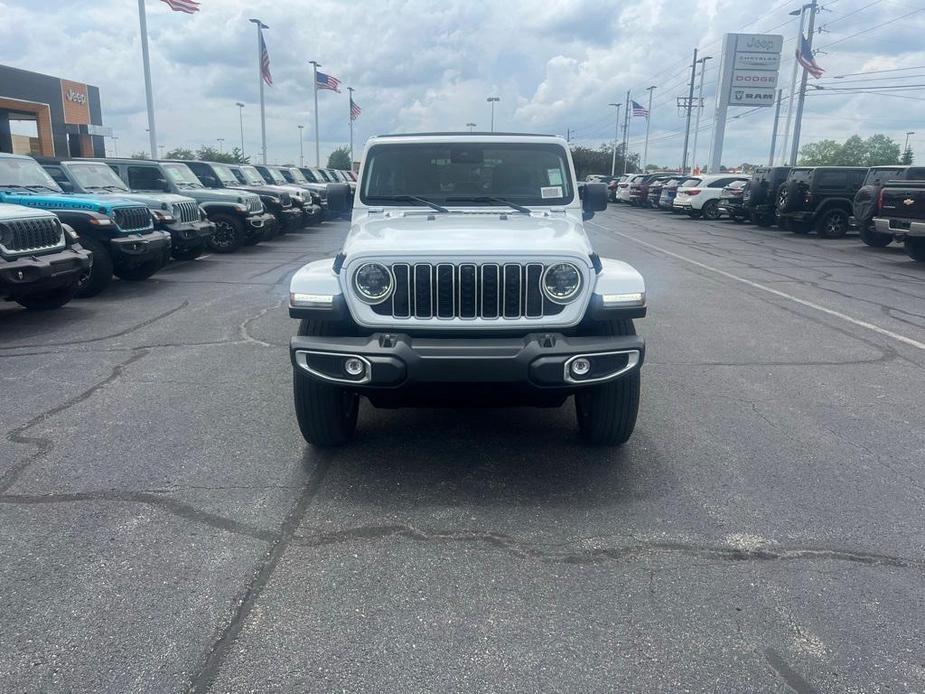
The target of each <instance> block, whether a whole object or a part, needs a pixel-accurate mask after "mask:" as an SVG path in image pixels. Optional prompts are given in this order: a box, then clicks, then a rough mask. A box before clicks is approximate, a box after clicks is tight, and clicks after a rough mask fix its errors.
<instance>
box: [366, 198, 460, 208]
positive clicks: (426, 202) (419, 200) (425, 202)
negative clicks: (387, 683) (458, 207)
mask: <svg viewBox="0 0 925 694" xmlns="http://www.w3.org/2000/svg"><path fill="white" fill-rule="evenodd" d="M366 199H367V200H391V201H393V202H404V201H407V202H416V203H417V204H418V205H427V207H429V208H431V209H433V210H437V212H449V210H448V209H446V208H445V207H441V206H440V205H438V204H437V203H435V202H433V201H431V200H426V199H424V198H419V197H417V196H416V195H368V196H366Z"/></svg>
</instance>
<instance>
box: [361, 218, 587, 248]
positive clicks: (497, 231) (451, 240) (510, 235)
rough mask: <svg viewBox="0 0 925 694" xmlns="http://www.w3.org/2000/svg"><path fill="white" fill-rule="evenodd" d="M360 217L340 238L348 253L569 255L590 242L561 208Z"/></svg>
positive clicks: (577, 223)
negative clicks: (343, 238) (554, 210)
mask: <svg viewBox="0 0 925 694" xmlns="http://www.w3.org/2000/svg"><path fill="white" fill-rule="evenodd" d="M391 214H394V215H395V216H379V215H376V216H375V217H374V218H369V217H364V218H362V219H361V220H360V221H358V222H356V223H355V224H354V225H353V227H352V228H351V230H350V233H349V234H348V235H347V239H346V241H345V242H344V252H345V253H346V255H347V257H348V258H349V257H350V256H351V255H356V254H363V255H365V256H379V257H384V256H391V257H396V256H397V257H405V256H409V255H419V256H420V255H425V256H440V255H463V256H497V255H509V256H511V257H515V258H516V257H518V256H529V255H569V256H572V257H582V258H585V259H587V258H588V257H589V256H590V254H591V252H592V249H591V244H590V243H589V241H588V238H587V236H585V233H584V229H583V228H582V226H581V223H580V222H575V221H574V220H573V219H569V218H568V217H566V216H565V214H562V213H550V214H549V215H548V216H547V215H545V214H542V213H535V214H534V215H526V214H518V213H511V214H507V219H502V214H506V213H500V212H498V211H493V212H490V213H489V212H487V211H486V210H484V209H483V210H480V211H479V212H477V213H471V214H461V213H455V212H451V213H449V214H445V213H440V212H435V213H433V214H428V213H427V212H418V211H415V212H413V213H402V212H396V213H391Z"/></svg>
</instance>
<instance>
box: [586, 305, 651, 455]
mask: <svg viewBox="0 0 925 694" xmlns="http://www.w3.org/2000/svg"><path fill="white" fill-rule="evenodd" d="M595 328H597V329H595V330H593V332H594V333H595V334H597V335H635V334H636V329H635V328H634V327H633V321H631V320H625V321H606V322H602V323H598V324H595ZM639 389H640V374H639V369H638V368H637V369H636V370H635V371H633V372H632V373H630V374H627V375H626V376H622V377H621V378H618V379H617V380H616V381H611V382H609V383H602V384H601V385H599V386H592V387H590V388H587V389H583V390H582V391H581V392H579V393H577V394H576V395H575V415H576V417H577V418H578V431H579V433H580V434H581V438H582V439H584V440H585V441H586V442H588V443H591V444H595V445H601V446H618V445H620V444H623V443H626V441H628V440H629V437H630V436H631V435H632V433H633V429H634V428H635V427H636V416H637V414H638V412H639Z"/></svg>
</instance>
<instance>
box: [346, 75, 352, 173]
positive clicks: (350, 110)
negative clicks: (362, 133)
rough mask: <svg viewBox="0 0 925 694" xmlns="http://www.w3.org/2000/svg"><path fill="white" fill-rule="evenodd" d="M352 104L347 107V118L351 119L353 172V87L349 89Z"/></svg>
mask: <svg viewBox="0 0 925 694" xmlns="http://www.w3.org/2000/svg"><path fill="white" fill-rule="evenodd" d="M347 93H348V94H349V95H350V103H349V104H348V106H347V111H349V113H348V114H347V117H348V118H349V119H350V170H351V171H353V87H347Z"/></svg>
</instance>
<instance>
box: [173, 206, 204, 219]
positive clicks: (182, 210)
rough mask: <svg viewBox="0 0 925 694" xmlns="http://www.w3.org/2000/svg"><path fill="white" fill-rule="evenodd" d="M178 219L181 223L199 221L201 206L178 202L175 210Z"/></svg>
mask: <svg viewBox="0 0 925 694" xmlns="http://www.w3.org/2000/svg"><path fill="white" fill-rule="evenodd" d="M173 209H174V210H175V211H176V218H177V219H179V220H180V221H181V222H198V221H199V204H198V203H195V202H178V203H177V204H176V205H174V208H173Z"/></svg>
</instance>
